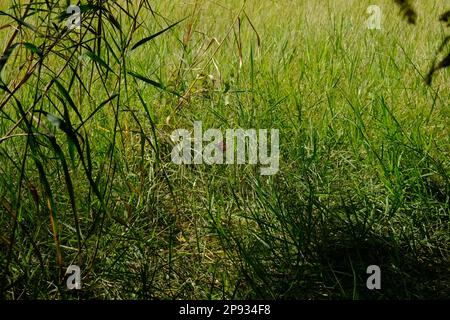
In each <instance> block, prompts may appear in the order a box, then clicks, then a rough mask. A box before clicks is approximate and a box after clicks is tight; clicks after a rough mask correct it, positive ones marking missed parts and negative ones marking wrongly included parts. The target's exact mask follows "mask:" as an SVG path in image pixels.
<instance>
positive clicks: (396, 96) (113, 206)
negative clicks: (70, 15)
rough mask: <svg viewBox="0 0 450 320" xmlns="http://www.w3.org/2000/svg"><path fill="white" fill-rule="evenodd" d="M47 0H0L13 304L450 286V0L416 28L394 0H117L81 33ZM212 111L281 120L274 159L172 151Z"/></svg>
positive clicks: (217, 123)
mask: <svg viewBox="0 0 450 320" xmlns="http://www.w3.org/2000/svg"><path fill="white" fill-rule="evenodd" d="M30 2H31V5H29V6H26V4H28V3H30ZM33 2H34V1H22V0H21V1H17V0H8V1H5V0H2V1H0V10H1V11H2V12H5V13H8V14H9V15H11V16H14V17H16V19H13V18H12V17H11V16H6V15H1V16H0V26H3V27H2V28H0V39H2V41H1V48H0V50H2V51H1V52H2V53H3V57H4V59H2V60H0V70H1V69H3V70H1V72H0V76H1V79H2V83H3V85H2V88H0V161H1V162H0V164H1V165H0V172H1V175H0V266H1V270H0V272H1V278H0V292H1V295H0V297H1V298H2V299H90V298H98V299H150V298H153V299H249V298H258V299H290V298H295V299H430V298H431V299H435V298H448V297H449V296H450V252H449V249H450V233H449V231H450V228H449V227H450V222H449V217H450V210H449V205H450V178H449V177H450V131H449V128H450V104H449V102H450V86H449V83H450V77H449V71H446V70H442V71H440V72H438V73H436V75H435V77H434V79H433V83H432V85H431V86H427V85H426V84H425V81H424V78H425V77H426V74H427V72H428V69H429V67H430V65H431V63H432V61H433V59H434V57H435V52H436V51H437V49H438V47H439V45H440V43H441V42H442V40H443V39H444V37H445V36H446V34H447V31H448V30H447V29H446V28H445V25H443V24H441V23H440V22H439V21H438V19H437V17H438V16H439V14H441V13H442V12H444V11H445V9H448V8H450V1H438V0H429V1H428V0H427V1H416V4H415V5H416V7H417V11H418V12H419V17H418V21H417V24H416V25H414V26H413V25H409V24H408V23H407V22H406V21H405V20H404V19H402V17H401V15H400V14H399V10H398V7H397V6H395V4H394V1H391V0H376V1H365V0H364V1H362V0H305V1H300V0H298V1H295V0H279V1H278V0H271V1H269V0H267V1H266V0H264V1H256V0H255V1H254V0H248V1H243V0H228V1H224V0H215V1H212V0H198V1H197V0H186V1H180V0H174V1H169V0H167V1H143V0H137V1H133V2H132V1H118V2H114V1H106V3H105V4H104V7H103V9H102V10H100V9H96V8H95V7H92V6H91V7H89V6H85V7H82V8H83V10H85V11H84V12H83V16H82V28H81V30H73V31H71V32H67V31H65V32H63V31H62V30H64V29H63V27H64V26H65V25H66V20H67V16H61V13H62V12H65V10H66V8H67V5H68V4H67V5H66V3H65V2H64V1H60V3H58V1H48V5H46V4H45V3H44V2H42V3H41V2H37V3H33ZM83 3H84V2H83ZM369 5H378V6H379V7H380V8H381V9H382V21H381V27H382V28H381V30H369V29H368V28H367V27H366V26H365V21H366V20H367V19H368V17H369V15H368V14H367V12H366V9H367V7H368V6H369ZM38 9H39V10H38ZM83 10H82V11H83ZM25 13H26V14H25ZM59 16H61V18H60V19H59V18H58V17H59ZM177 22H179V23H178V24H176V25H173V24H175V23H177ZM168 27H169V28H168ZM166 28H168V29H167V30H165V29H166ZM161 30H165V31H164V32H163V33H161V34H157V36H156V37H154V38H152V39H149V38H147V39H145V38H146V37H149V36H151V35H155V34H156V33H158V32H159V31H161ZM98 35H101V36H98ZM142 39H144V40H147V41H140V40H142ZM14 43H18V45H17V46H15V47H13V49H14V50H12V49H11V45H12V44H14ZM133 47H135V48H134V49H133ZM8 48H9V49H11V50H7V49H8ZM195 121H202V122H203V127H204V128H217V129H220V130H226V129H236V128H254V129H256V130H258V129H269V130H270V129H278V130H279V133H280V140H279V146H280V157H279V171H278V173H277V174H275V175H269V176H262V175H260V171H259V165H250V164H244V165H237V164H235V165H225V164H224V165H207V164H196V165H177V164H174V163H173V162H172V161H171V151H172V148H173V146H174V142H173V141H171V139H170V136H171V133H172V132H173V131H174V130H176V129H181V128H185V129H188V130H192V128H193V126H194V122H195ZM71 264H75V265H78V266H80V268H81V274H82V289H81V290H78V291H69V290H68V289H67V287H66V279H67V277H66V276H65V270H66V268H67V267H68V266H69V265H71ZM370 265H378V266H379V267H380V269H381V290H369V289H367V287H366V280H367V278H368V277H369V275H368V274H367V273H366V269H367V267H368V266H370Z"/></svg>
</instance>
